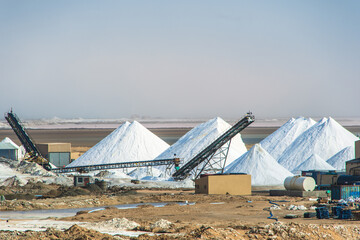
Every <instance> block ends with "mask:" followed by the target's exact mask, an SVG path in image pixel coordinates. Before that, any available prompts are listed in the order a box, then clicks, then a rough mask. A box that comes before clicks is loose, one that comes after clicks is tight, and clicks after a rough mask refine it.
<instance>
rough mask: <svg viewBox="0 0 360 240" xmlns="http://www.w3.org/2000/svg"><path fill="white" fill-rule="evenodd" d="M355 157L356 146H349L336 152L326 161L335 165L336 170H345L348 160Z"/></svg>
mask: <svg viewBox="0 0 360 240" xmlns="http://www.w3.org/2000/svg"><path fill="white" fill-rule="evenodd" d="M354 158H355V147H354V146H349V147H346V148H344V149H342V150H341V151H339V152H338V153H336V154H335V155H334V156H332V157H331V158H329V159H328V160H327V161H326V162H327V163H329V164H330V165H331V166H333V167H334V168H335V169H336V170H345V165H346V161H349V160H352V159H354Z"/></svg>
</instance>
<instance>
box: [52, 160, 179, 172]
mask: <svg viewBox="0 0 360 240" xmlns="http://www.w3.org/2000/svg"><path fill="white" fill-rule="evenodd" d="M179 164H180V158H171V159H160V160H150V161H133V162H119V163H106V164H95V165H86V166H76V167H65V168H55V169H52V171H53V172H55V173H69V172H79V173H88V172H90V171H97V170H108V169H120V168H134V167H154V166H161V165H168V166H173V167H175V169H176V168H177V167H178V166H179Z"/></svg>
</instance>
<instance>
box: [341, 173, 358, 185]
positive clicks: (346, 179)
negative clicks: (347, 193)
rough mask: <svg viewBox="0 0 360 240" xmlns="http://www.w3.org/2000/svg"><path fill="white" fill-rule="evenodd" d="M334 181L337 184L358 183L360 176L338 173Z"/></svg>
mask: <svg viewBox="0 0 360 240" xmlns="http://www.w3.org/2000/svg"><path fill="white" fill-rule="evenodd" d="M336 183H337V185H360V176H352V175H340V176H339V177H338V179H337V181H336Z"/></svg>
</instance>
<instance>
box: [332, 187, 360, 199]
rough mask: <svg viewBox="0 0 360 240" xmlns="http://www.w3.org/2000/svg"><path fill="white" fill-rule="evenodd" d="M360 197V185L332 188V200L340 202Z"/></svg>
mask: <svg viewBox="0 0 360 240" xmlns="http://www.w3.org/2000/svg"><path fill="white" fill-rule="evenodd" d="M349 197H354V198H357V197H360V186H359V185H334V186H332V187H331V199H333V200H340V199H347V198H349Z"/></svg>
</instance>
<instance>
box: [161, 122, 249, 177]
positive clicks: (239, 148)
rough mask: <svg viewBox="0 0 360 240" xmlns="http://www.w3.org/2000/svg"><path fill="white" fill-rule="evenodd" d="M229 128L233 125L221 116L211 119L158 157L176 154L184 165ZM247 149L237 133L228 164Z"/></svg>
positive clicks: (169, 156)
mask: <svg viewBox="0 0 360 240" xmlns="http://www.w3.org/2000/svg"><path fill="white" fill-rule="evenodd" d="M229 128H231V125H230V124H228V123H227V122H225V121H224V120H223V119H222V118H220V117H216V118H213V119H210V120H209V121H207V122H205V123H202V124H200V125H198V126H196V127H195V128H193V129H191V130H190V131H189V132H187V133H186V134H185V135H184V136H182V137H181V138H180V139H179V140H178V141H177V142H175V143H174V144H173V145H171V146H170V147H169V148H168V149H167V150H166V151H164V152H163V153H161V154H160V155H159V156H157V157H156V159H167V158H173V157H174V154H176V156H177V157H179V158H181V160H182V165H184V164H185V163H187V162H188V161H189V160H191V159H192V158H193V157H194V156H195V155H196V154H198V153H199V152H200V151H201V150H203V149H204V148H206V147H207V146H209V145H210V144H211V143H212V142H213V141H215V140H216V139H217V138H218V137H219V136H221V134H223V133H224V132H225V131H227V130H228V129H229ZM246 151H247V149H246V147H245V144H244V142H243V141H242V139H241V135H240V134H237V135H236V136H235V137H233V138H232V140H231V145H230V149H229V152H228V156H227V160H226V163H227V164H226V165H228V164H230V163H231V162H232V161H233V160H235V159H236V158H238V157H239V156H241V155H242V154H243V153H245V152H246ZM165 168H166V167H160V168H159V169H161V170H162V171H164V170H165Z"/></svg>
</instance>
